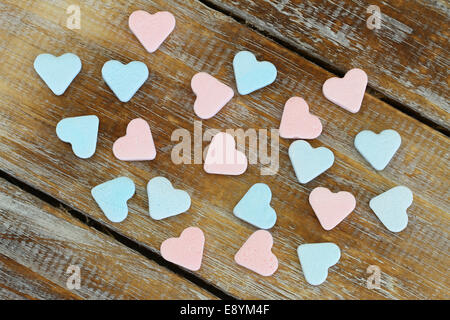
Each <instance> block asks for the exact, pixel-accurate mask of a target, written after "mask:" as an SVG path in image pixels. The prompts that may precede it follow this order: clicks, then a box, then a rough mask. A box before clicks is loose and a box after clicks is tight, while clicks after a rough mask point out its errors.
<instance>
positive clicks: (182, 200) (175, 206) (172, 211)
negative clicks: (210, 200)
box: [147, 177, 191, 220]
mask: <svg viewBox="0 0 450 320" xmlns="http://www.w3.org/2000/svg"><path fill="white" fill-rule="evenodd" d="M147 194H148V205H149V211H150V217H152V218H153V219H155V220H161V219H164V218H167V217H172V216H176V215H178V214H180V213H183V212H185V211H187V210H188V209H189V208H190V207H191V197H190V196H189V194H188V193H187V192H186V191H184V190H179V189H175V188H174V187H172V184H171V183H170V181H169V180H168V179H166V178H164V177H155V178H153V179H151V180H150V181H149V182H148V184H147Z"/></svg>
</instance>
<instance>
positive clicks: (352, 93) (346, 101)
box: [322, 69, 367, 113]
mask: <svg viewBox="0 0 450 320" xmlns="http://www.w3.org/2000/svg"><path fill="white" fill-rule="evenodd" d="M366 86H367V74H366V73H365V72H364V71H363V70H361V69H352V70H350V71H348V72H347V73H346V74H345V76H344V78H330V79H328V80H327V81H325V83H324V84H323V87H322V92H323V95H324V96H325V98H327V99H328V100H330V101H331V102H333V103H335V104H337V105H338V106H340V107H342V108H344V109H346V110H348V111H350V112H353V113H356V112H358V111H359V109H360V108H361V103H362V100H363V98H364V92H365V91H366Z"/></svg>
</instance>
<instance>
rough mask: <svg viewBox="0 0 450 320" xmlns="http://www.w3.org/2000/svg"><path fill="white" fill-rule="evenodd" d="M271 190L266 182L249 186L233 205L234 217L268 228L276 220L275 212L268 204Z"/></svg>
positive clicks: (261, 227)
mask: <svg viewBox="0 0 450 320" xmlns="http://www.w3.org/2000/svg"><path fill="white" fill-rule="evenodd" d="M271 199H272V192H271V191H270V188H269V186H268V185H267V184H264V183H256V184H254V185H253V186H251V187H250V189H249V190H248V191H247V193H246V194H245V195H244V197H242V199H241V200H240V201H239V202H238V204H237V205H236V206H235V207H234V209H233V213H234V215H235V216H236V217H238V218H240V219H242V220H244V221H246V222H248V223H250V224H252V225H254V226H255V227H258V228H260V229H270V228H272V227H273V226H274V225H275V222H276V221H277V214H276V212H275V210H274V209H273V208H272V207H271V206H270V200H271Z"/></svg>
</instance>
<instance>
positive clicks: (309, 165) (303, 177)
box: [289, 140, 334, 183]
mask: <svg viewBox="0 0 450 320" xmlns="http://www.w3.org/2000/svg"><path fill="white" fill-rule="evenodd" d="M289 158H290V159H291V162H292V166H293V167H294V171H295V175H296V176H297V180H298V181H299V182H300V183H307V182H309V181H311V180H313V179H314V178H315V177H317V176H318V175H320V174H321V173H323V172H325V171H326V170H328V169H329V168H330V167H331V166H332V165H333V162H334V154H333V152H331V150H330V149H327V148H325V147H319V148H313V147H311V145H310V144H309V143H308V142H306V141H304V140H297V141H294V142H293V143H291V145H290V146H289Z"/></svg>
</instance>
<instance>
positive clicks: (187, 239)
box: [161, 227, 205, 271]
mask: <svg viewBox="0 0 450 320" xmlns="http://www.w3.org/2000/svg"><path fill="white" fill-rule="evenodd" d="M204 245H205V235H204V234H203V231H202V230H201V229H200V228H197V227H189V228H186V229H184V230H183V232H182V233H181V235H180V237H179V238H170V239H167V240H165V241H164V242H163V243H162V244H161V255H162V256H163V258H164V259H166V260H167V261H170V262H173V263H175V264H178V265H180V266H182V267H184V268H186V269H189V270H192V271H197V270H199V269H200V266H201V265H202V257H203V247H204Z"/></svg>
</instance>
